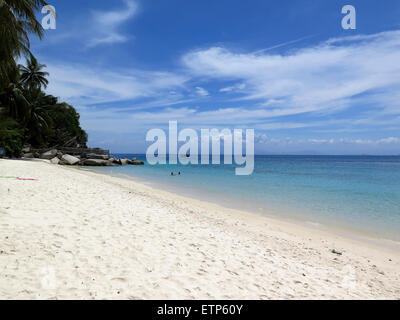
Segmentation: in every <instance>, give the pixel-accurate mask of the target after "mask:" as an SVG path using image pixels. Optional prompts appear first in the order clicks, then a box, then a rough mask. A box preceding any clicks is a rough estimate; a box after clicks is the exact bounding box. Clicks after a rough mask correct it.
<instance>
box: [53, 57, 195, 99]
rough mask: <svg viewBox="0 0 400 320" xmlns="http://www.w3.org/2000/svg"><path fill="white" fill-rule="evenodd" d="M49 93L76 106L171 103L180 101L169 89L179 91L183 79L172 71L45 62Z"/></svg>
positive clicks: (184, 78)
mask: <svg viewBox="0 0 400 320" xmlns="http://www.w3.org/2000/svg"><path fill="white" fill-rule="evenodd" d="M47 66H48V68H47V70H48V71H49V73H50V79H49V80H50V85H49V87H48V91H49V93H51V94H53V95H55V96H59V97H61V98H62V99H64V100H66V101H68V102H70V103H72V104H78V105H91V104H98V103H110V102H116V101H124V100H132V99H138V98H151V99H152V100H153V102H154V103H155V102H156V101H157V99H162V100H161V101H159V102H158V103H163V104H164V103H165V105H166V104H171V103H172V102H173V101H175V102H176V101H179V100H180V99H182V96H181V95H180V94H177V93H176V92H174V91H171V90H172V89H177V88H182V87H183V86H184V83H185V81H186V80H187V78H186V77H184V76H182V75H177V74H174V73H171V72H164V71H145V70H138V69H131V70H121V72H118V70H113V71H111V70H107V69H99V68H94V67H87V66H85V65H79V64H76V65H72V64H70V65H66V64H64V63H61V64H60V63H48V64H47Z"/></svg>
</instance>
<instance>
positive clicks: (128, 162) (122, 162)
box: [119, 159, 131, 165]
mask: <svg viewBox="0 0 400 320" xmlns="http://www.w3.org/2000/svg"><path fill="white" fill-rule="evenodd" d="M119 161H120V162H121V164H122V165H127V164H130V162H131V160H129V159H120V160H119Z"/></svg>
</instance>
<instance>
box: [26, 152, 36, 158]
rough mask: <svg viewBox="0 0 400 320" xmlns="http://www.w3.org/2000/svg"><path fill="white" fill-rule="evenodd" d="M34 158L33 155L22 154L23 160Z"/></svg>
mask: <svg viewBox="0 0 400 320" xmlns="http://www.w3.org/2000/svg"><path fill="white" fill-rule="evenodd" d="M34 157H35V155H34V154H33V153H25V154H24V158H27V159H32V158H34Z"/></svg>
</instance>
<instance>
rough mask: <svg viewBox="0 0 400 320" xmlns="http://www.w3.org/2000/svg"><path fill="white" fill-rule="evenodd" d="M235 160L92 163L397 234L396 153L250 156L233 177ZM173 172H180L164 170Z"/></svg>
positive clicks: (232, 201)
mask: <svg viewBox="0 0 400 320" xmlns="http://www.w3.org/2000/svg"><path fill="white" fill-rule="evenodd" d="M117 156H120V157H132V156H135V157H137V158H138V159H140V160H144V161H145V160H146V159H145V156H144V155H117ZM235 167H236V165H189V166H182V165H157V166H151V165H148V164H146V165H145V166H123V167H104V168H96V169H95V170H96V171H100V172H102V173H107V174H113V175H124V176H125V177H135V179H138V180H140V181H144V182H146V183H149V184H151V185H152V186H154V187H158V188H161V189H165V190H170V191H172V192H176V193H179V194H182V195H185V196H190V197H194V198H199V199H203V200H208V201H212V202H217V203H220V204H222V205H225V206H228V207H233V208H239V209H245V210H251V211H254V212H257V213H259V214H268V215H277V216H280V217H284V218H292V219H296V220H301V221H307V222H314V223H319V224H323V225H329V226H333V227H336V228H342V229H349V230H353V231H354V230H356V231H359V232H361V233H365V234H368V235H372V236H376V237H382V238H386V239H392V240H396V241H400V157H399V156H393V157H389V156H385V157H374V156H256V158H255V169H254V173H253V175H251V176H236V175H235ZM172 171H173V172H175V173H177V172H178V171H180V172H181V173H182V174H181V175H180V176H173V177H171V175H170V173H171V172H172Z"/></svg>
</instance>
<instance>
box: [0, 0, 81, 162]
mask: <svg viewBox="0 0 400 320" xmlns="http://www.w3.org/2000/svg"><path fill="white" fill-rule="evenodd" d="M44 5H46V2H45V1H44V0H0V148H3V149H5V150H6V154H7V155H8V156H13V157H19V156H20V155H21V151H22V148H23V146H24V145H25V144H29V145H31V146H32V147H34V148H47V147H58V146H86V142H87V134H86V133H85V131H84V130H82V128H81V127H80V123H79V114H78V113H77V112H76V110H75V109H74V107H72V106H70V105H69V104H67V103H65V102H61V101H59V99H58V98H57V97H54V96H52V95H49V94H47V93H46V92H45V90H46V88H47V86H48V84H49V81H48V76H49V74H48V73H47V72H46V71H45V68H46V65H44V64H41V63H39V62H38V61H37V59H36V58H35V57H34V55H33V54H32V52H31V51H30V42H29V36H32V35H33V36H38V37H39V38H42V37H43V33H44V31H43V28H42V26H41V24H40V23H39V22H38V21H37V19H36V15H35V13H36V12H37V11H38V10H39V9H40V8H41V7H42V6H44ZM22 57H25V58H26V65H25V66H24V65H18V61H19V60H20V59H21V58H22Z"/></svg>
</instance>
